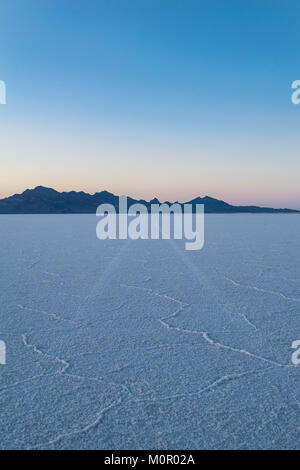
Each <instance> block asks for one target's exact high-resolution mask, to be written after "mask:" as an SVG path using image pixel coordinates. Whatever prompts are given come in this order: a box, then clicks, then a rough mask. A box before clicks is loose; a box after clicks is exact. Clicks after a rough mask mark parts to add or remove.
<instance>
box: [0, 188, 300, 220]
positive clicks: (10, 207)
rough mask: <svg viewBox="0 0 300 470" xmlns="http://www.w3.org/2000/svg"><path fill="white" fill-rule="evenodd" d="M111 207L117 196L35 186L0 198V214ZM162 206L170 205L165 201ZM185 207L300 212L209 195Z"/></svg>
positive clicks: (74, 211)
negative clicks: (199, 205) (236, 204)
mask: <svg viewBox="0 0 300 470" xmlns="http://www.w3.org/2000/svg"><path fill="white" fill-rule="evenodd" d="M127 202H128V207H129V206H130V205H132V204H135V203H142V204H145V205H146V206H147V208H148V210H150V206H151V204H159V203H160V202H159V200H158V199H157V198H154V199H152V200H151V201H150V202H148V201H144V200H136V199H133V198H131V197H128V200H127ZM103 203H109V204H113V205H114V207H115V208H116V210H118V206H119V196H116V195H115V194H112V193H110V192H108V191H100V192H98V193H95V194H88V193H85V192H83V191H69V192H58V191H56V190H55V189H52V188H45V187H44V186H37V187H36V188H34V189H26V191H24V192H23V193H22V194H14V195H13V196H10V197H7V198H4V199H0V214H95V213H96V210H97V207H98V206H99V205H100V204H103ZM166 204H169V205H170V204H172V203H170V202H166ZM186 204H192V205H193V208H195V206H196V204H204V206H205V212H206V213H241V212H251V213H300V211H296V210H292V209H273V208H270V207H258V206H233V205H231V204H228V203H227V202H224V201H221V200H219V199H214V198H212V197H209V196H205V197H203V198H201V197H197V198H195V199H192V200H191V201H187V202H186Z"/></svg>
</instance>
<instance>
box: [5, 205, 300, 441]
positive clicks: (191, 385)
mask: <svg viewBox="0 0 300 470" xmlns="http://www.w3.org/2000/svg"><path fill="white" fill-rule="evenodd" d="M205 221H206V229H205V230H206V233H205V245H204V248H203V250H201V251H192V252H189V251H185V250H184V241H165V240H163V241H162V240H147V241H145V240H144V241H142V240H140V241H132V240H107V241H100V240H98V239H97V238H96V234H95V229H96V223H97V220H96V217H94V216H91V215H20V216H18V215H11V216H10V215H7V216H5V215H2V216H0V240H1V244H0V260H1V263H0V340H3V341H5V343H6V347H7V364H6V365H0V410H1V415H0V436H1V437H0V447H1V448H2V449H232V448H233V449H240V448H241V449H253V448H258V449H259V448H263V449H295V448H299V429H300V420H299V417H300V416H299V404H300V387H299V385H300V366H295V365H293V363H292V361H291V356H292V353H293V349H292V348H291V345H292V342H293V341H295V340H298V339H300V316H299V315H300V263H299V259H300V237H299V233H300V217H299V216H298V215H253V214H240V215H207V216H206V218H205Z"/></svg>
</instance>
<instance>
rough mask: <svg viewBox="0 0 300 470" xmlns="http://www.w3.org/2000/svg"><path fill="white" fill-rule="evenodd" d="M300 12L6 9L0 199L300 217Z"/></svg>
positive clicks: (160, 7)
mask: <svg viewBox="0 0 300 470" xmlns="http://www.w3.org/2000/svg"><path fill="white" fill-rule="evenodd" d="M299 24H300V5H299V2H297V1H294V0H287V1H284V0H281V1H277V0H253V1H250V0H239V1H237V0H235V1H233V0H227V1H223V0H222V1H221V0H219V1H216V0H210V1H205V0H203V1H202V0H197V1H196V0H107V1H102V0H89V1H86V0H51V1H49V0H26V2H25V1H24V0H3V1H2V2H1V15H0V65H1V66H0V79H1V80H4V81H5V82H6V85H7V105H5V106H3V105H1V106H0V137H1V173H2V175H3V176H4V178H3V180H4V183H2V184H1V188H0V197H4V196H7V195H10V194H12V193H15V192H21V191H23V190H24V189H26V188H30V187H34V186H36V185H39V184H42V185H45V186H51V187H54V188H56V189H58V190H70V189H75V190H84V191H88V192H95V191H99V190H101V189H107V190H110V191H113V192H115V193H117V194H120V193H126V194H130V195H132V196H135V197H145V198H152V197H153V196H154V195H155V196H158V197H160V198H161V199H170V200H175V199H179V200H182V201H183V200H189V199H191V198H193V197H195V196H197V195H202V196H204V195H206V194H209V195H211V196H214V197H218V198H221V199H224V200H226V201H228V202H232V203H239V204H244V203H245V204H248V203H253V204H264V205H273V206H288V207H294V208H300V185H299V170H300V162H299V151H298V148H299V138H298V136H299V128H300V105H299V106H295V105H293V104H292V103H291V84H292V82H293V81H294V80H297V79H300V69H299V43H300V41H299V39H300V32H299Z"/></svg>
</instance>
